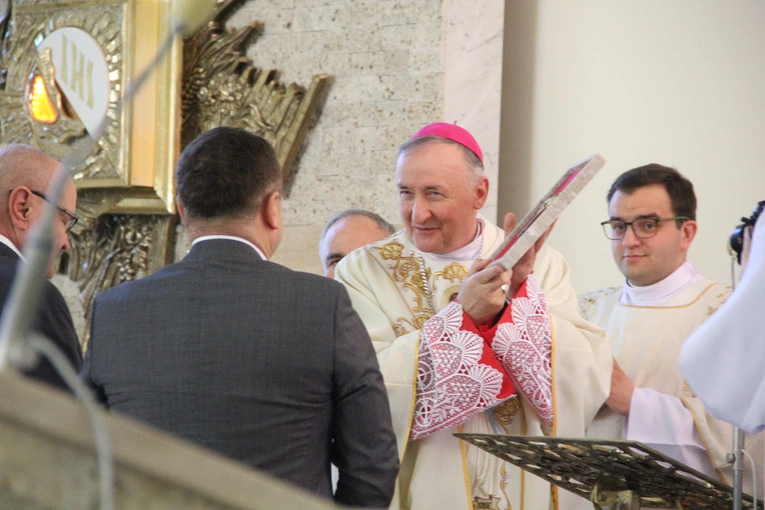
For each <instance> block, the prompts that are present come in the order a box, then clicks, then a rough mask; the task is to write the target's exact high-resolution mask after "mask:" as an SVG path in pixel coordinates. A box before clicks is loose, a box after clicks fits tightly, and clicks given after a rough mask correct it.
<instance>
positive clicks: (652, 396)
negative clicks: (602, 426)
mask: <svg viewBox="0 0 765 510" xmlns="http://www.w3.org/2000/svg"><path fill="white" fill-rule="evenodd" d="M624 427H625V431H624V436H623V437H624V438H625V439H627V440H630V441H639V442H641V443H643V444H644V445H646V446H648V447H650V448H653V449H654V450H657V451H659V452H661V453H663V454H664V455H667V456H669V457H672V458H673V459H675V460H677V461H678V462H682V463H683V464H685V465H687V466H689V467H692V468H693V469H695V470H697V471H700V472H702V473H704V474H705V475H708V476H710V477H712V478H713V479H715V480H719V479H720V478H719V477H718V476H717V473H716V471H715V468H714V466H713V465H712V462H711V460H710V458H709V454H708V453H707V450H706V448H704V445H703V444H702V441H701V437H700V436H699V432H698V431H697V430H696V427H695V425H694V420H693V414H691V412H690V411H689V410H688V409H687V408H686V407H685V406H684V405H683V403H682V401H681V400H680V399H679V398H677V397H673V396H671V395H666V394H664V393H659V392H658V391H655V390H652V389H650V388H635V392H634V393H633V394H632V401H631V403H630V414H629V416H628V418H627V420H626V421H625V425H624Z"/></svg>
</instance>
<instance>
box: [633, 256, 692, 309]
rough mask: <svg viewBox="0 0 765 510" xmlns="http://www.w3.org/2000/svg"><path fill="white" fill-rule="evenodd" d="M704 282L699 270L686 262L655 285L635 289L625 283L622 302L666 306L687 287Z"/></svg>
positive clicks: (689, 262)
mask: <svg viewBox="0 0 765 510" xmlns="http://www.w3.org/2000/svg"><path fill="white" fill-rule="evenodd" d="M703 280H704V277H703V276H702V274H701V272H699V268H697V267H696V265H695V264H694V263H693V262H691V261H690V260H686V261H684V262H683V263H682V264H680V267H678V268H677V269H675V270H674V272H672V274H671V275H669V276H667V277H666V278H664V279H663V280H661V281H660V282H656V283H654V284H653V285H646V286H644V287H635V286H633V285H631V284H630V283H628V282H627V281H625V283H624V292H622V297H621V299H620V302H621V303H622V304H623V305H634V306H664V305H666V304H667V303H669V302H670V301H672V299H673V298H674V297H676V296H677V295H678V294H680V293H681V292H682V291H683V290H685V289H686V288H687V287H689V286H691V285H693V284H694V283H698V282H700V281H703Z"/></svg>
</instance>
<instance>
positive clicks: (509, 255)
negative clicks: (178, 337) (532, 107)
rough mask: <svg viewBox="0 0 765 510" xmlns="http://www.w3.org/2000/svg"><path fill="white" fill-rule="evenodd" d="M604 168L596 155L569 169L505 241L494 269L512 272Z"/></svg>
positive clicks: (492, 256)
mask: <svg viewBox="0 0 765 510" xmlns="http://www.w3.org/2000/svg"><path fill="white" fill-rule="evenodd" d="M605 164H606V160H605V159H603V156H601V155H600V154H594V155H592V156H590V157H589V158H587V159H585V160H583V161H580V162H579V163H577V164H575V165H574V166H572V167H571V168H569V169H568V170H567V171H566V172H565V173H564V174H563V176H562V177H561V178H560V179H558V182H556V183H555V185H554V186H553V187H552V188H551V189H550V191H548V192H547V194H546V195H545V196H544V197H542V199H541V200H540V201H539V202H538V203H537V205H536V206H535V207H534V208H533V209H532V210H531V212H529V213H528V214H527V215H526V216H524V218H523V219H522V220H521V221H520V222H519V223H518V224H517V225H516V226H515V228H514V229H513V231H512V232H510V234H508V236H507V237H505V240H504V241H502V244H501V245H500V246H499V248H497V249H496V250H495V251H494V253H493V254H492V255H491V260H492V263H491V265H494V264H499V265H501V266H502V267H503V268H504V269H505V270H507V269H511V268H512V267H513V266H514V265H515V263H516V262H518V261H519V260H520V259H521V257H523V255H524V254H525V253H526V252H527V251H528V250H529V248H531V245H533V244H534V243H535V242H536V241H537V239H539V238H540V237H542V235H543V234H544V233H545V231H547V229H548V228H549V227H550V225H552V224H553V223H554V222H555V220H557V219H558V217H559V216H560V213H562V212H563V209H565V208H566V206H567V205H568V204H570V203H571V201H572V200H574V197H576V196H577V195H578V194H579V192H580V191H582V189H584V187H585V186H586V185H587V183H589V182H590V181H591V180H592V178H593V177H594V176H595V174H596V173H598V171H599V170H600V169H601V168H603V165H605Z"/></svg>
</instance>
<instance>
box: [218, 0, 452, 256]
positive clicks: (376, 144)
mask: <svg viewBox="0 0 765 510" xmlns="http://www.w3.org/2000/svg"><path fill="white" fill-rule="evenodd" d="M442 11H443V0H368V1H364V0H361V1H359V0H268V1H263V0H251V1H249V2H247V4H246V5H245V6H244V7H243V8H241V9H240V10H239V11H238V12H237V13H236V14H235V15H234V16H233V17H232V18H231V19H230V21H229V26H241V25H244V24H246V23H249V22H251V21H252V20H258V21H260V22H261V23H262V35H261V36H260V38H259V39H258V40H257V42H256V43H255V44H254V45H253V46H252V47H251V48H250V51H249V54H248V56H249V57H250V58H251V59H252V61H253V62H254V64H255V65H256V66H259V67H266V68H275V69H279V70H280V71H281V76H280V79H281V81H282V82H283V83H290V82H293V81H294V82H297V83H300V84H308V83H310V81H311V76H312V75H314V74H319V73H326V74H329V75H330V76H331V77H332V83H331V85H330V89H329V94H328V96H327V98H326V102H325V103H324V105H323V108H322V110H321V113H320V116H319V118H318V122H317V124H316V125H315V126H314V127H313V128H312V129H311V131H310V132H309V135H308V140H307V142H306V144H305V145H304V151H303V152H302V155H301V157H300V159H299V161H298V164H297V169H298V173H297V176H296V178H295V181H294V185H293V187H292V189H291V193H290V195H289V198H288V200H287V201H286V202H285V223H286V225H287V226H288V227H289V228H288V229H287V232H286V234H285V240H284V243H285V244H284V246H282V248H281V249H280V250H279V252H280V253H279V257H290V258H292V257H293V256H297V257H300V254H290V255H287V254H286V253H284V252H285V251H286V248H287V247H288V246H291V245H290V243H291V240H290V238H291V237H293V236H294V237H299V236H302V235H303V234H304V233H305V231H304V230H302V229H300V228H297V227H305V226H323V224H324V222H326V220H327V219H329V217H330V216H331V215H332V214H333V213H335V212H337V211H339V210H342V209H346V208H349V207H361V208H365V209H370V210H372V211H375V212H377V213H380V214H382V215H383V216H385V217H386V218H387V219H389V220H391V221H395V220H396V219H397V218H396V215H397V213H396V211H397V209H396V203H395V200H396V192H395V183H394V174H393V169H394V167H395V159H396V148H397V146H398V145H400V144H401V143H403V142H404V141H406V139H407V138H408V137H409V136H410V135H411V134H412V133H413V132H414V131H415V130H416V129H418V128H419V127H420V126H422V125H425V124H427V123H429V122H431V121H433V120H435V119H440V118H441V117H442V114H443V63H442V42H443V41H442V26H443V14H442ZM319 230H320V229H319ZM317 239H318V236H316V235H313V234H311V235H309V236H308V237H307V238H306V239H305V242H300V243H298V245H299V246H305V249H304V250H303V249H302V248H298V250H299V251H301V252H302V251H305V253H306V255H307V254H308V252H314V253H315V242H316V240H317ZM309 242H310V243H311V244H310V245H308V244H307V243H309ZM298 245H296V246H298Z"/></svg>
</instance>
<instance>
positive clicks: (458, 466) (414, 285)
mask: <svg viewBox="0 0 765 510" xmlns="http://www.w3.org/2000/svg"><path fill="white" fill-rule="evenodd" d="M483 225H484V230H483V233H482V235H483V246H482V253H484V254H488V253H491V252H492V250H493V249H495V248H496V247H497V246H498V245H499V244H500V242H501V241H502V239H503V238H504V233H503V232H502V230H501V229H499V228H498V227H496V226H494V225H492V224H491V223H489V222H487V221H485V220H483ZM423 261H424V264H425V270H426V274H427V282H428V288H429V289H431V290H432V301H433V308H435V309H432V308H430V305H429V300H428V296H427V295H426V293H425V291H424V286H423V284H422V271H421V269H422V263H423ZM471 263H472V260H463V261H456V260H452V261H445V260H437V259H436V258H434V257H430V256H428V255H427V254H420V253H419V252H418V251H417V250H416V248H415V247H414V245H413V243H412V241H411V240H410V239H409V238H408V236H407V235H406V234H405V233H404V232H403V231H402V232H399V233H398V234H396V235H395V236H393V237H391V238H388V239H386V240H383V241H379V242H378V243H373V244H371V245H367V246H365V247H364V248H362V249H359V250H356V251H354V252H352V253H351V254H350V255H348V256H347V257H345V258H344V259H343V260H342V261H341V262H340V263H339V264H338V267H337V270H336V273H335V274H336V278H337V279H338V280H339V281H341V282H342V283H344V284H345V285H346V287H347V288H348V292H349V294H350V296H351V300H352V301H353V305H354V308H355V309H356V311H357V312H358V313H359V315H360V316H361V319H362V320H363V321H364V324H365V325H366V327H367V330H368V331H369V334H370V336H371V338H372V341H373V343H374V345H375V349H376V351H377V355H378V361H379V362H380V368H381V371H382V373H383V377H384V378H385V384H386V388H387V389H388V397H389V400H390V404H391V411H392V416H393V427H394V431H395V432H396V436H397V441H398V446H399V455H400V456H401V459H402V464H401V471H400V473H399V479H398V484H397V493H396V496H395V497H394V501H393V504H392V505H391V508H392V509H412V508H414V509H416V510H427V509H434V510H435V509H444V508H448V509H455V510H460V509H470V508H473V505H474V502H475V503H476V504H477V505H478V504H480V505H495V506H492V507H489V506H486V508H499V509H501V510H504V509H507V508H512V509H513V510H540V509H547V508H549V507H550V493H551V491H550V486H549V484H547V483H546V482H544V481H543V480H541V479H539V478H537V477H534V476H531V475H527V474H525V473H524V472H523V471H521V470H520V469H518V468H515V467H514V466H512V465H510V464H506V463H504V462H503V461H501V460H500V459H498V458H497V457H495V456H493V455H490V454H488V453H485V452H484V451H483V450H481V449H478V448H475V447H472V446H470V445H468V444H467V443H463V442H461V441H460V440H458V439H456V438H455V437H454V436H453V435H452V434H453V433H454V432H458V431H459V432H466V433H494V434H509V435H531V436H542V435H558V436H563V437H576V436H579V437H581V436H583V435H584V429H585V427H586V426H587V424H588V423H589V422H590V420H591V419H592V418H593V417H594V416H595V413H596V412H597V410H598V409H599V408H600V406H601V405H602V403H603V402H604V401H605V398H606V396H607V395H608V391H609V388H610V380H611V353H610V351H609V349H608V348H607V347H606V341H605V338H604V336H603V332H602V331H601V330H599V329H598V328H596V327H594V326H593V325H591V324H589V323H587V322H586V321H584V320H582V319H581V317H580V316H579V314H578V307H577V303H576V295H575V293H574V291H573V288H572V287H571V285H570V283H569V278H568V266H567V264H566V262H565V260H564V259H563V258H562V256H561V255H560V254H559V253H558V252H556V251H555V250H553V249H552V248H549V247H545V248H543V249H542V250H541V251H540V253H539V255H538V257H537V262H536V264H535V267H534V274H535V276H536V279H537V280H538V281H539V284H540V286H541V288H542V290H543V291H544V293H545V296H546V300H547V306H548V311H549V316H550V324H551V326H552V360H551V361H552V363H551V369H552V395H553V417H554V419H553V425H552V427H547V426H545V425H544V423H543V421H542V420H541V419H540V417H539V416H538V415H537V414H536V413H535V412H534V410H533V407H532V406H531V405H530V404H529V402H528V400H527V399H526V398H525V397H522V398H512V399H510V400H508V401H506V402H504V403H502V404H500V405H499V406H496V407H493V408H491V409H487V410H486V411H484V412H479V413H478V414H475V415H473V416H472V417H471V418H470V419H468V421H467V422H465V423H464V424H463V425H461V426H459V427H450V428H448V429H445V430H440V431H438V432H436V433H433V434H431V435H428V436H427V437H424V438H423V439H419V440H415V441H408V438H409V436H410V429H411V425H412V419H413V416H414V409H415V403H416V388H417V369H418V354H419V352H420V339H421V334H420V330H421V328H422V327H423V325H424V324H425V323H426V322H427V321H428V320H429V319H430V317H432V316H433V315H434V314H435V313H438V312H440V311H441V310H443V309H445V308H446V307H447V306H448V305H449V303H450V301H451V298H452V297H453V295H455V294H456V293H457V292H458V290H459V286H460V284H461V282H462V280H463V279H464V277H465V276H466V274H467V271H468V267H469V266H470V264H471ZM554 492H557V494H558V498H559V500H560V501H562V500H565V499H566V498H577V499H580V498H578V496H574V495H568V494H563V493H564V492H565V491H554ZM482 508H483V506H482ZM559 508H561V509H565V508H569V507H568V506H566V505H565V503H561V505H560V507H559Z"/></svg>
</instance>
